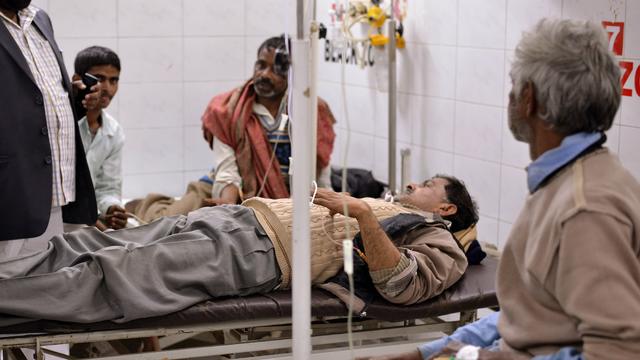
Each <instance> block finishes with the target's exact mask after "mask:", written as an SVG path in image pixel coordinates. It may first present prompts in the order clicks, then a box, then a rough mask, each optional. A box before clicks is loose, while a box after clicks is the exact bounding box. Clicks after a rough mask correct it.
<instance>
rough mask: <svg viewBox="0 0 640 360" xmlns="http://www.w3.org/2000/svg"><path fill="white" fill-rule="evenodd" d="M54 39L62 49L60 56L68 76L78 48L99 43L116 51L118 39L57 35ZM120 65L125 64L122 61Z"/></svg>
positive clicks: (71, 73) (70, 73)
mask: <svg viewBox="0 0 640 360" xmlns="http://www.w3.org/2000/svg"><path fill="white" fill-rule="evenodd" d="M56 41H57V42H58V46H59V47H60V50H61V51H62V57H63V59H64V64H65V67H66V68H67V72H68V73H69V76H73V73H74V71H73V62H74V61H75V59H76V55H78V53H79V52H80V50H83V49H85V48H87V47H89V46H94V45H99V46H105V47H108V48H109V49H111V50H113V51H115V52H116V53H118V39H117V38H115V37H112V38H64V37H58V38H57V39H56ZM120 65H121V66H122V67H123V68H124V67H125V66H126V64H124V63H121V64H120ZM123 70H125V71H123V73H121V74H120V75H121V76H124V75H125V73H126V69H123Z"/></svg>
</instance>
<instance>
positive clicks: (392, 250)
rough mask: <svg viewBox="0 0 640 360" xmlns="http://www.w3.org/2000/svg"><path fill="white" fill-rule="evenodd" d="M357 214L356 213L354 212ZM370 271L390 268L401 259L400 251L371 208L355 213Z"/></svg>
mask: <svg viewBox="0 0 640 360" xmlns="http://www.w3.org/2000/svg"><path fill="white" fill-rule="evenodd" d="M354 215H355V214H354ZM355 217H356V219H357V220H358V225H359V226H360V234H361V235H362V242H363V244H364V248H365V253H366V256H367V264H368V265H369V270H370V271H376V270H382V269H390V268H393V267H395V266H396V265H397V264H398V262H399V261H400V256H401V254H400V251H399V250H398V248H396V246H395V245H393V243H392V242H391V240H390V239H389V237H388V236H387V234H386V233H385V232H384V230H383V229H382V227H381V226H380V223H379V222H378V219H377V218H376V216H375V215H374V214H373V212H372V211H371V209H368V210H367V211H362V212H361V213H359V214H357V215H355Z"/></svg>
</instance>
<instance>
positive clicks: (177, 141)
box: [122, 127, 184, 175]
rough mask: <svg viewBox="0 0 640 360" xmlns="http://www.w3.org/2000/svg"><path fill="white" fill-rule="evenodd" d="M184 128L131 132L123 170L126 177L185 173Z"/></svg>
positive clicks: (128, 136) (125, 151)
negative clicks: (157, 173) (160, 173)
mask: <svg viewBox="0 0 640 360" xmlns="http://www.w3.org/2000/svg"><path fill="white" fill-rule="evenodd" d="M182 133H183V129H182V127H175V128H162V129H148V128H147V129H128V130H127V131H126V136H127V141H126V142H125V145H124V154H125V155H124V157H123V164H122V169H123V173H124V174H125V175H133V174H147V173H156V172H182V167H183V166H182V163H183V153H184V147H183V136H182Z"/></svg>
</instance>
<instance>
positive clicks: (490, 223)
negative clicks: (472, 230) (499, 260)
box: [478, 215, 498, 246]
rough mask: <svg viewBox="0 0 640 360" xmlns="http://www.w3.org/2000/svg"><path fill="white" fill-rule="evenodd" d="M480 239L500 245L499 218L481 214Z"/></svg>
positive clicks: (479, 223) (479, 222)
mask: <svg viewBox="0 0 640 360" xmlns="http://www.w3.org/2000/svg"><path fill="white" fill-rule="evenodd" d="M478 240H479V241H482V242H485V243H489V244H493V245H496V246H498V220H496V219H494V218H491V217H488V216H482V215H481V216H480V220H479V221H478Z"/></svg>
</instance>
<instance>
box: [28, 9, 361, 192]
mask: <svg viewBox="0 0 640 360" xmlns="http://www.w3.org/2000/svg"><path fill="white" fill-rule="evenodd" d="M33 4H34V5H36V6H38V7H40V8H42V9H44V10H46V11H47V12H48V13H49V15H50V16H51V19H52V22H53V26H54V30H55V33H56V39H57V41H58V44H59V45H60V47H61V49H62V50H63V53H64V58H65V63H66V65H67V69H68V70H69V72H70V74H72V73H73V60H74V58H75V55H76V54H77V52H78V51H80V50H81V49H83V48H85V47H87V46H90V45H102V46H107V47H109V48H111V49H113V50H115V51H116V52H117V53H118V54H119V56H120V58H121V61H122V73H121V82H120V91H119V93H118V94H117V96H116V98H115V100H114V102H113V104H112V105H111V106H110V108H109V109H108V111H109V112H110V113H112V114H113V115H114V116H115V117H116V118H117V119H118V121H119V122H120V124H121V125H122V126H123V127H124V130H125V135H126V144H125V150H124V161H123V171H124V194H123V195H124V197H126V198H133V197H139V196H143V195H145V194H147V193H148V192H160V193H166V194H170V195H180V194H182V192H183V191H184V189H185V187H186V184H187V183H188V182H189V181H191V180H194V179H197V178H199V177H200V176H202V175H203V174H204V173H205V172H206V171H208V169H209V168H210V167H211V166H212V156H211V150H210V149H209V148H208V146H207V144H206V143H205V142H204V140H203V139H202V133H201V130H200V116H201V115H202V113H203V112H204V109H205V107H206V106H207V104H208V102H209V100H210V99H211V97H212V96H213V95H215V94H218V93H220V92H223V91H228V90H230V89H232V88H234V87H235V86H238V85H240V84H242V83H243V82H244V81H245V80H246V79H247V78H248V76H250V74H251V70H252V68H253V62H254V61H255V53H256V49H257V46H258V45H259V44H260V43H261V42H262V41H263V40H264V39H265V38H266V37H269V36H273V35H278V34H280V33H282V32H284V31H285V29H286V28H285V26H286V25H287V24H286V22H285V21H283V20H282V18H283V16H284V14H285V10H291V9H294V8H293V7H291V6H294V5H293V4H291V5H290V4H289V3H288V2H287V1H286V0H268V1H266V0H233V1H229V0H34V1H33ZM291 25H293V24H291ZM371 141H373V140H371Z"/></svg>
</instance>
